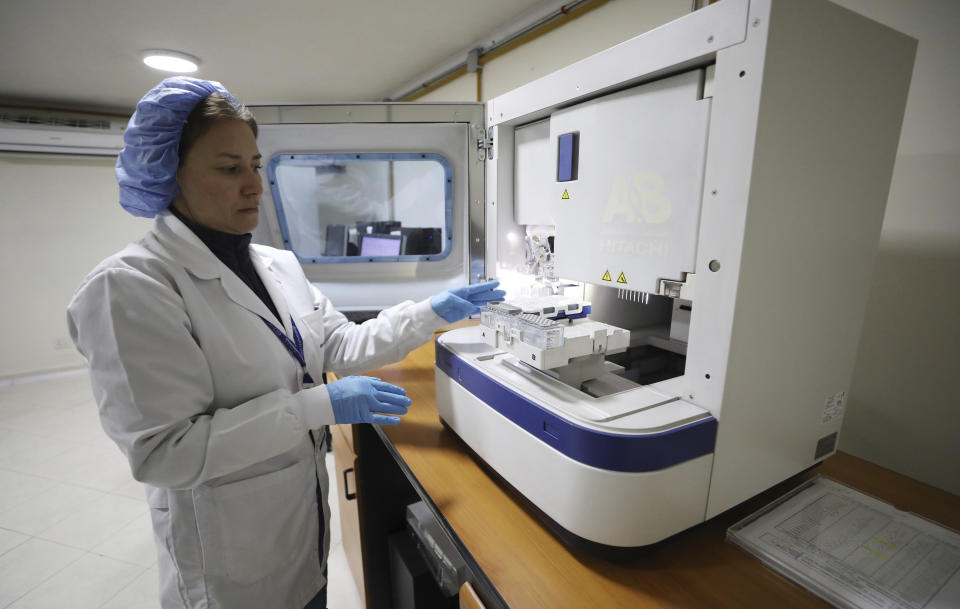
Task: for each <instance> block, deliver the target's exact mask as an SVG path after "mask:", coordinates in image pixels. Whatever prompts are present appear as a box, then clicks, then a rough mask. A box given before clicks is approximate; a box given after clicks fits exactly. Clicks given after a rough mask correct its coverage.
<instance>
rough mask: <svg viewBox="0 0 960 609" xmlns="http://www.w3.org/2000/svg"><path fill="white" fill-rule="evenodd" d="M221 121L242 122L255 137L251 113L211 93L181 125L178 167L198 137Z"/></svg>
mask: <svg viewBox="0 0 960 609" xmlns="http://www.w3.org/2000/svg"><path fill="white" fill-rule="evenodd" d="M223 120H236V121H242V122H244V123H246V124H247V126H249V127H250V130H251V131H253V136H254V137H256V136H257V131H258V130H257V120H256V119H255V118H253V113H252V112H250V110H248V109H247V108H246V106H244V105H243V104H241V103H239V102H232V101H230V99H229V98H228V97H227V96H226V95H224V94H222V93H211V94H210V95H208V96H206V97H204V98H203V99H202V100H200V103H198V104H197V105H196V107H194V109H193V110H192V111H191V112H190V114H189V115H188V116H187V120H186V121H184V123H183V131H182V132H181V134H180V146H179V148H178V149H177V155H178V156H179V157H180V165H179V166H180V167H183V162H184V159H185V158H186V156H187V153H189V152H190V149H191V148H192V147H193V145H194V144H195V143H196V142H197V140H198V139H199V138H200V136H201V135H203V134H204V133H206V131H207V129H209V128H210V126H211V125H213V123H215V122H217V121H223Z"/></svg>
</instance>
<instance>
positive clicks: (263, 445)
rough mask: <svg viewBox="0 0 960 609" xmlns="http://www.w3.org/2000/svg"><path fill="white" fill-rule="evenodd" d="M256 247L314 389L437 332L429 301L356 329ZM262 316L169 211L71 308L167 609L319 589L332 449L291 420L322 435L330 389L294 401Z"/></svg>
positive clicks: (289, 266)
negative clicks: (134, 493) (140, 512)
mask: <svg viewBox="0 0 960 609" xmlns="http://www.w3.org/2000/svg"><path fill="white" fill-rule="evenodd" d="M251 248H252V251H251V254H252V255H251V258H252V260H253V263H254V266H255V268H256V270H257V273H258V274H259V276H260V278H261V279H262V280H263V283H264V285H265V286H266V288H267V291H268V292H269V293H270V296H271V298H272V299H273V302H274V304H275V306H276V308H277V310H278V312H279V313H280V317H281V318H282V319H281V321H282V322H283V329H284V330H285V331H286V333H287V335H288V336H289V337H291V338H292V337H293V333H292V329H291V326H290V315H293V317H294V318H295V319H296V323H297V326H298V328H299V329H300V333H301V334H302V336H303V341H304V351H305V355H306V362H307V369H308V371H309V372H310V375H311V376H312V377H313V378H314V379H316V380H317V381H319V380H320V376H321V373H322V372H324V371H333V372H336V373H338V374H341V375H344V374H351V373H358V372H362V371H364V370H370V369H372V368H376V367H378V366H381V365H384V364H387V363H391V362H394V361H397V360H399V359H401V358H402V357H404V355H406V353H408V352H409V351H410V350H411V349H413V348H415V347H417V346H419V345H421V344H423V343H424V342H426V341H427V340H429V339H430V338H431V336H432V333H433V332H434V330H436V329H437V328H439V327H441V326H443V325H444V324H445V323H446V322H444V321H443V319H441V318H440V317H439V316H437V315H436V314H435V313H434V312H433V310H432V309H431V307H430V304H429V302H428V301H424V302H420V303H412V302H405V303H402V304H399V305H397V306H395V307H392V308H390V309H387V310H385V311H383V312H382V313H381V314H380V316H379V317H378V318H377V319H374V320H370V321H368V322H366V323H364V324H360V325H356V324H352V323H350V322H348V321H347V319H346V318H345V317H344V316H343V315H342V314H340V313H339V312H337V311H336V310H334V308H333V306H332V305H331V303H330V301H328V300H327V299H326V298H325V297H324V296H323V295H322V294H321V293H320V292H319V291H318V290H317V289H316V288H314V287H313V286H312V285H311V284H310V283H309V282H308V281H307V279H306V277H305V276H304V274H303V270H302V269H301V267H300V265H299V263H298V261H297V260H296V258H295V257H294V255H293V254H292V253H290V252H286V251H281V250H276V249H273V248H269V247H264V246H258V245H254V246H251ZM258 315H259V316H263V317H264V318H266V319H269V320H271V321H272V322H273V323H274V324H275V325H278V327H279V324H278V322H277V320H276V318H274V317H273V314H272V313H271V312H270V310H269V309H268V308H267V307H266V306H265V305H264V304H263V302H262V301H261V300H260V299H259V298H258V297H257V296H256V295H255V294H254V292H253V291H252V290H250V289H249V288H248V287H247V286H246V285H245V284H244V283H243V282H242V281H241V280H240V278H239V277H237V276H236V275H235V274H234V273H233V272H232V271H230V270H229V269H228V268H227V267H226V266H224V265H223V263H221V262H220V260H218V259H217V258H216V256H214V255H213V253H211V252H210V250H209V249H207V247H206V246H205V245H204V244H203V242H202V241H200V239H199V238H198V237H196V235H194V234H193V232H192V231H190V229H189V228H187V227H186V226H185V225H184V224H183V223H182V222H181V221H180V220H179V219H177V218H176V217H175V216H173V215H172V214H170V213H169V212H163V213H161V214H160V215H159V216H157V218H156V220H155V221H154V225H153V228H152V230H151V232H150V233H149V234H148V235H147V236H146V237H145V238H144V239H143V240H141V241H140V242H139V243H135V244H130V245H129V246H127V247H126V248H125V249H124V250H123V251H121V252H119V253H118V254H115V255H113V256H111V257H110V258H107V259H106V260H104V261H103V262H102V263H100V265H98V266H97V267H96V268H95V269H94V270H93V271H92V272H91V273H90V274H89V275H88V276H87V277H86V279H84V281H83V283H82V284H81V286H80V288H79V290H78V291H77V293H76V295H75V296H74V298H73V300H72V301H71V303H70V305H69V308H68V315H67V316H68V324H69V327H70V333H71V336H72V337H73V340H74V342H75V343H76V345H77V348H78V349H79V350H80V352H81V353H82V354H83V355H84V356H85V357H86V358H87V360H88V362H89V365H90V376H91V379H92V384H93V390H94V395H95V397H96V400H97V404H98V405H99V411H100V420H101V422H102V424H103V428H104V430H105V431H106V432H107V434H108V435H109V436H110V437H111V438H112V439H113V440H114V441H115V442H116V443H117V444H118V445H119V447H120V449H121V450H122V451H123V453H124V454H125V455H126V457H127V459H128V460H129V462H130V468H131V470H132V472H133V476H134V477H135V478H136V479H137V480H140V481H142V482H144V483H145V485H146V489H147V500H148V503H149V505H150V508H151V509H150V512H151V515H152V519H153V526H154V532H155V534H156V541H157V546H158V554H159V563H158V567H159V571H160V588H161V604H162V606H163V607H164V608H165V609H166V608H178V609H181V608H190V609H246V608H250V609H267V608H269V609H302V607H303V606H304V605H305V604H306V603H307V602H308V601H309V600H310V599H311V598H312V597H313V596H314V594H316V592H317V591H318V590H319V589H320V587H321V586H322V585H323V584H324V583H325V582H324V578H323V575H322V573H321V571H322V566H321V565H322V564H323V563H325V562H326V553H327V548H328V546H329V541H328V540H329V539H330V534H329V508H328V507H327V501H326V495H327V475H326V469H325V467H324V465H323V460H324V457H325V452H326V448H325V446H323V444H322V443H323V434H315V435H314V434H311V433H310V432H308V430H307V429H306V428H305V426H304V424H303V423H302V422H301V420H300V417H299V416H298V415H297V414H296V412H297V411H296V407H297V404H298V403H301V402H303V401H304V400H309V401H311V402H313V407H315V408H319V409H322V412H324V413H326V417H325V421H326V422H327V423H333V422H334V421H333V411H332V407H331V405H330V399H329V396H328V395H327V391H326V388H325V387H321V388H319V389H315V390H308V391H303V383H302V369H301V367H300V365H299V363H298V362H297V361H296V360H295V359H294V357H293V356H292V355H291V354H290V353H289V352H288V351H287V350H286V348H284V346H283V344H282V343H281V342H280V340H278V338H277V337H276V336H275V335H274V334H273V333H272V332H271V331H270V329H269V328H267V326H266V324H264V323H263V321H262V320H261V319H260V318H259V317H258ZM311 438H313V439H314V440H315V441H311ZM318 489H319V493H318ZM318 497H320V500H319V501H320V504H321V507H322V509H323V514H324V518H323V524H324V526H325V527H327V529H326V531H325V533H324V536H323V539H324V548H323V556H322V557H321V556H320V555H319V551H318V547H317V546H318V543H317V540H318V534H319V530H318V517H317V515H318V505H317V503H318Z"/></svg>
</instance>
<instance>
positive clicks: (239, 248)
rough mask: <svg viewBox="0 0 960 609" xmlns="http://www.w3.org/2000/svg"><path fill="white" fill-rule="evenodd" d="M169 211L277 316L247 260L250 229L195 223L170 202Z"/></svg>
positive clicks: (278, 318)
mask: <svg viewBox="0 0 960 609" xmlns="http://www.w3.org/2000/svg"><path fill="white" fill-rule="evenodd" d="M170 212H171V213H172V214H173V215H174V216H176V217H177V218H179V219H180V221H181V222H183V223H184V224H186V225H187V228H189V229H190V230H191V231H193V234H194V235H196V236H197V237H199V239H200V240H201V241H203V244H204V245H206V246H207V247H208V248H209V249H210V251H211V252H213V255H214V256H216V257H217V258H219V259H220V262H222V263H224V264H225V265H226V266H227V268H228V269H230V270H231V271H233V272H234V273H236V275H237V277H239V278H240V279H241V280H242V281H243V282H244V283H245V284H247V287H249V288H250V289H251V290H253V293H254V294H256V295H257V296H258V297H259V298H260V300H262V301H263V304H265V305H267V308H268V309H270V311H272V312H273V316H274V317H275V318H276V319H277V320H280V314H279V313H278V312H277V307H276V306H274V304H273V300H272V299H271V298H270V293H269V292H267V288H266V287H264V285H263V281H262V280H261V279H260V276H259V275H257V270H256V269H255V268H254V266H253V262H252V261H251V260H250V239H251V238H252V237H253V235H251V234H250V233H247V234H245V235H231V234H230V233H224V232H221V231H218V230H214V229H212V228H208V227H206V226H203V225H201V224H197V223H196V222H194V221H193V220H191V219H190V218H187V217H186V216H184V215H183V214H182V213H180V210H178V209H177V208H176V207H174V206H173V205H171V206H170ZM280 321H282V320H280Z"/></svg>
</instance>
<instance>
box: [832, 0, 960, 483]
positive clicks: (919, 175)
mask: <svg viewBox="0 0 960 609" xmlns="http://www.w3.org/2000/svg"><path fill="white" fill-rule="evenodd" d="M837 4H840V5H841V6H845V7H847V8H849V9H851V10H854V11H857V12H859V13H861V14H863V15H866V16H867V17H870V18H871V19H874V20H876V21H879V22H881V23H883V24H885V25H888V26H890V27H892V28H895V29H898V30H900V31H902V32H904V33H906V34H909V35H910V36H913V37H914V38H916V39H918V40H919V42H920V44H919V47H918V49H917V58H916V64H915V66H914V71H913V81H912V83H911V85H910V94H909V98H908V99H907V110H906V115H905V116H904V122H903V131H902V132H901V137H900V148H899V150H898V154H897V163H896V166H895V167H894V172H893V183H892V184H891V187H890V198H889V199H888V201H887V214H886V216H885V218H884V224H883V233H882V235H881V238H880V251H879V252H878V256H877V262H876V266H875V268H874V271H873V287H872V291H871V296H870V300H869V302H868V304H867V313H866V320H865V322H864V327H863V337H862V338H861V341H860V352H859V355H858V358H857V365H856V369H855V371H854V377H853V385H852V387H851V391H850V398H849V409H848V412H847V416H846V419H845V421H844V425H843V433H842V434H841V437H840V448H841V450H844V451H847V452H849V453H852V454H854V455H857V456H860V457H863V458H864V459H867V460H869V461H872V462H874V463H878V464H880V465H883V466H885V467H888V468H890V469H893V470H895V471H898V472H901V473H903V474H906V475H908V476H911V477H913V478H917V479H919V480H922V481H924V482H927V483H929V484H932V485H934V486H938V487H940V488H943V489H945V490H948V491H950V492H952V493H956V494H960V441H958V440H960V397H958V393H957V386H956V382H957V377H958V373H960V195H958V193H960V101H958V100H960V71H958V68H957V65H958V63H960V38H958V37H957V33H956V26H957V24H960V2H957V1H956V0H913V1H911V2H903V1H902V0H837Z"/></svg>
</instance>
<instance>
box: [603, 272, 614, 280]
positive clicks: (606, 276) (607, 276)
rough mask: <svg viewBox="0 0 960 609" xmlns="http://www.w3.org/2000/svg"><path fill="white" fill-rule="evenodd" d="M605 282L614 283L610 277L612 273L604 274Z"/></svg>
mask: <svg viewBox="0 0 960 609" xmlns="http://www.w3.org/2000/svg"><path fill="white" fill-rule="evenodd" d="M603 280H604V281H613V279H612V278H611V277H610V271H607V272H605V273H604V274H603Z"/></svg>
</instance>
